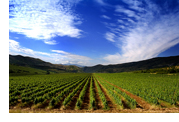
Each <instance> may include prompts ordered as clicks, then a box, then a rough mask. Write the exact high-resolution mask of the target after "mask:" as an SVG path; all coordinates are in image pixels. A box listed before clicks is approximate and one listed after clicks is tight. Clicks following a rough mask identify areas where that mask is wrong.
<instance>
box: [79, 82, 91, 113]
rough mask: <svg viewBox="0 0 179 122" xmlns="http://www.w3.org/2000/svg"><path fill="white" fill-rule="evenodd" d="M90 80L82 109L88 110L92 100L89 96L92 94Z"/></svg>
mask: <svg viewBox="0 0 179 122" xmlns="http://www.w3.org/2000/svg"><path fill="white" fill-rule="evenodd" d="M89 90H90V82H89V83H88V88H87V90H86V93H85V96H84V100H83V104H82V106H81V109H82V110H83V109H85V110H87V109H88V108H89V102H90V99H89V96H90V92H89Z"/></svg>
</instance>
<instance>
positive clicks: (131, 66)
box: [83, 56, 179, 73]
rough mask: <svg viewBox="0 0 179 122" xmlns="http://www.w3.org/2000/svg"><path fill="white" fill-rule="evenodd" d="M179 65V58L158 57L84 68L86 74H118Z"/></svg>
mask: <svg viewBox="0 0 179 122" xmlns="http://www.w3.org/2000/svg"><path fill="white" fill-rule="evenodd" d="M177 65H179V56H171V57H157V58H152V59H148V60H142V61H138V62H130V63H123V64H115V65H100V64H99V65H96V66H92V67H84V68H83V71H84V72H86V73H93V72H101V73H117V72H131V71H137V70H146V69H154V68H163V67H171V66H177Z"/></svg>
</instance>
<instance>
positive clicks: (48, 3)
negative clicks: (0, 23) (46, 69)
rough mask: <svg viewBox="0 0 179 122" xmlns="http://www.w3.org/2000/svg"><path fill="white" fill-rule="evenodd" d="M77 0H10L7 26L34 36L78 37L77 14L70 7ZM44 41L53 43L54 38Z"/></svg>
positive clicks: (77, 0) (39, 37)
mask: <svg viewBox="0 0 179 122" xmlns="http://www.w3.org/2000/svg"><path fill="white" fill-rule="evenodd" d="M79 1H80V0H76V1H72V0H25V1H24V0H10V1H9V4H10V6H11V7H10V13H9V30H10V31H11V32H17V33H21V34H24V35H26V36H27V37H30V38H34V39H42V40H50V39H51V38H53V37H55V36H69V37H74V38H79V37H80V35H81V32H82V30H80V29H78V28H77V27H76V25H77V24H78V25H79V24H81V23H82V21H81V20H80V18H79V16H78V15H77V14H75V12H74V11H73V10H72V9H71V8H72V7H73V6H74V5H76V4H77V3H78V2H79ZM44 42H45V43H46V44H52V43H53V44H55V43H54V42H51V43H48V42H49V41H44Z"/></svg>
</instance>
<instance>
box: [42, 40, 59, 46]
mask: <svg viewBox="0 0 179 122" xmlns="http://www.w3.org/2000/svg"><path fill="white" fill-rule="evenodd" d="M44 43H46V44H49V45H56V44H57V42H56V41H55V40H52V41H49V40H44Z"/></svg>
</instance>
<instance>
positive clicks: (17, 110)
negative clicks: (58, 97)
mask: <svg viewBox="0 0 179 122" xmlns="http://www.w3.org/2000/svg"><path fill="white" fill-rule="evenodd" d="M9 113H179V108H158V109H148V110H146V109H141V108H136V109H123V110H118V109H113V110H102V109H98V110H60V109H31V108H24V109H20V108H13V109H9Z"/></svg>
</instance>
